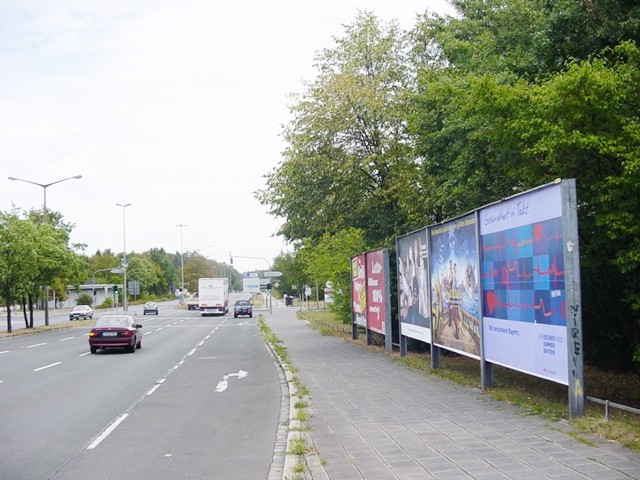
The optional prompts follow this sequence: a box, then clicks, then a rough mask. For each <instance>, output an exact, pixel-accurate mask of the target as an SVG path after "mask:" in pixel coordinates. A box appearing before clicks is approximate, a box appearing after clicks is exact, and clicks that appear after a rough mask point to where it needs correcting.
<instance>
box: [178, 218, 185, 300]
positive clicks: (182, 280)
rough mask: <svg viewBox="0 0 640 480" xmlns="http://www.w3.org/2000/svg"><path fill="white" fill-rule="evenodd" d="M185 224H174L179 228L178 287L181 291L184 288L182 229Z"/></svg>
mask: <svg viewBox="0 0 640 480" xmlns="http://www.w3.org/2000/svg"><path fill="white" fill-rule="evenodd" d="M186 226H187V225H184V224H182V223H181V224H180V225H176V227H178V228H179V229H180V288H181V291H182V290H184V252H183V250H182V229H183V228H184V227H186Z"/></svg>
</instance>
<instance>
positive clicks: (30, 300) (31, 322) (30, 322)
mask: <svg viewBox="0 0 640 480" xmlns="http://www.w3.org/2000/svg"><path fill="white" fill-rule="evenodd" d="M27 328H33V294H32V293H30V294H29V326H28V327H27Z"/></svg>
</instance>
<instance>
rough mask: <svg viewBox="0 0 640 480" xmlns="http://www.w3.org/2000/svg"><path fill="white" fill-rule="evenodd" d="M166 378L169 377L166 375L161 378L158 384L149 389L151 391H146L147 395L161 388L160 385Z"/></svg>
mask: <svg viewBox="0 0 640 480" xmlns="http://www.w3.org/2000/svg"><path fill="white" fill-rule="evenodd" d="M166 379H167V377H164V378H161V379H160V380H158V381H157V382H156V384H155V385H154V386H153V387H151V388H150V389H149V391H148V392H147V393H146V395H151V394H152V393H153V392H155V391H156V390H157V389H158V388H160V385H162V384H163V383H164V381H165V380H166Z"/></svg>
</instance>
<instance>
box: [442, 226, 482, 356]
mask: <svg viewBox="0 0 640 480" xmlns="http://www.w3.org/2000/svg"><path fill="white" fill-rule="evenodd" d="M429 235H430V237H429V238H430V252H429V253H430V259H431V262H430V270H431V271H430V273H431V275H430V277H431V300H432V307H433V308H432V327H431V328H432V335H433V344H434V345H437V346H439V347H443V348H446V349H447V350H453V351H455V352H457V353H460V354H463V355H466V356H469V357H473V358H478V359H479V358H480V282H479V277H478V272H479V269H478V248H477V231H476V218H475V214H471V215H467V216H464V217H461V218H458V219H456V220H452V221H451V222H447V223H444V224H441V225H436V226H433V227H430V228H429Z"/></svg>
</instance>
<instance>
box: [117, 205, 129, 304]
mask: <svg viewBox="0 0 640 480" xmlns="http://www.w3.org/2000/svg"><path fill="white" fill-rule="evenodd" d="M116 205H117V206H118V207H122V246H123V248H124V256H123V258H122V270H123V272H122V282H123V283H124V285H123V287H122V289H123V290H124V291H123V292H122V310H123V311H124V313H127V310H128V306H127V292H128V288H127V267H128V266H129V263H128V262H127V223H126V221H125V220H126V219H125V213H124V212H125V208H127V207H130V206H131V204H130V203H126V204H122V203H116Z"/></svg>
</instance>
